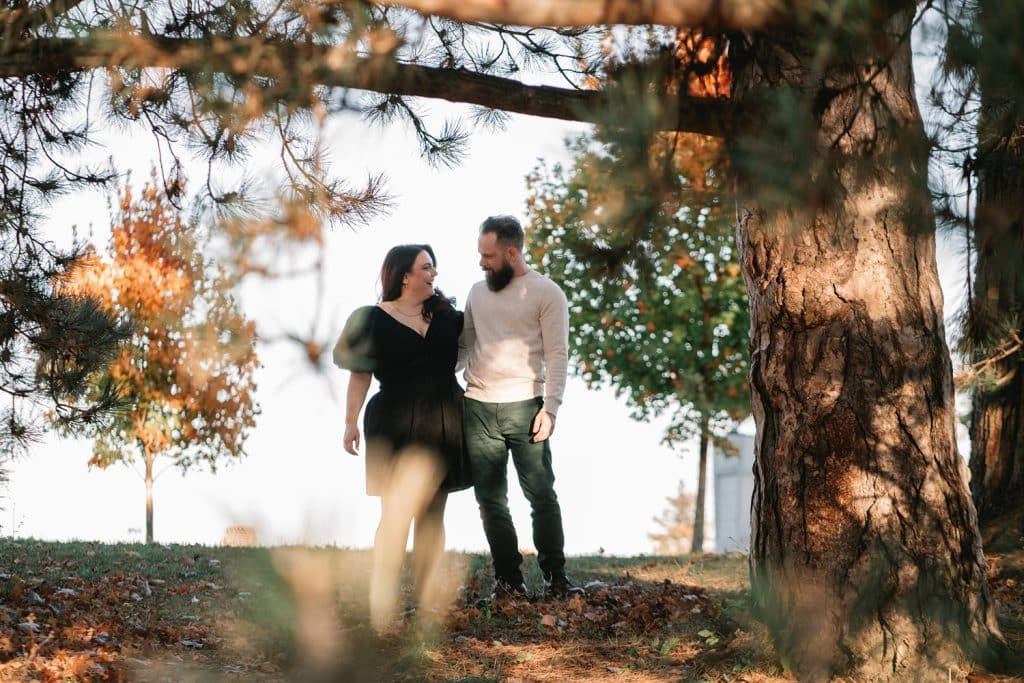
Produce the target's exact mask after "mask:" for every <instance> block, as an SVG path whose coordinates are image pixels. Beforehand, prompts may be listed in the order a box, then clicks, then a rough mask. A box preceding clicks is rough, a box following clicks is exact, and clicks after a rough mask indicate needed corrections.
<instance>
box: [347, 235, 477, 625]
mask: <svg viewBox="0 0 1024 683" xmlns="http://www.w3.org/2000/svg"><path fill="white" fill-rule="evenodd" d="M435 263H436V261H435V259H434V251H433V249H431V248H430V245H427V244H411V245H402V246H397V247H394V248H393V249H391V251H389V252H388V253H387V256H385V257H384V264H383V266H382V267H381V271H380V282H381V289H382V292H383V293H382V296H381V301H380V303H378V304H377V305H376V306H364V307H362V308H359V309H357V310H356V311H355V312H354V313H352V315H351V316H350V317H349V319H348V322H347V323H346V324H345V329H344V331H343V332H342V334H341V338H340V339H339V340H338V344H337V346H336V347H335V349H334V361H335V363H337V364H338V365H339V366H341V367H342V368H345V369H347V370H350V371H351V376H350V378H349V384H348V395H347V401H346V411H345V436H344V447H345V450H346V451H348V452H349V453H351V454H352V455H357V454H358V448H359V442H360V438H359V427H358V426H357V417H358V415H359V411H360V409H361V408H362V407H363V402H364V401H365V400H366V394H367V392H368V390H369V388H370V377H371V373H372V375H373V376H374V377H376V378H377V380H378V381H379V382H380V391H379V392H378V393H377V394H376V395H375V396H374V397H373V398H372V399H370V402H369V404H368V405H367V406H366V414H365V416H364V418H363V429H364V432H365V436H366V492H367V493H368V494H369V495H374V496H380V497H381V519H380V524H379V526H378V527H377V534H376V537H375V538H374V555H373V575H372V576H371V579H370V615H371V619H372V620H373V624H374V626H375V627H376V628H377V629H378V630H386V629H387V628H388V627H389V626H390V625H391V623H392V620H393V618H394V616H395V612H396V605H397V599H398V588H399V574H400V571H401V566H402V558H403V557H404V555H405V545H406V540H407V538H408V536H409V525H410V523H411V522H413V521H414V520H415V531H414V535H413V569H414V576H415V580H416V596H417V600H418V602H420V603H421V604H422V603H423V602H425V601H426V602H430V601H431V599H432V595H431V591H432V589H435V588H436V582H437V570H438V567H439V565H440V560H441V556H442V553H443V552H444V506H445V502H446V501H447V498H448V493H449V492H450V491H457V490H460V489H464V488H468V487H469V486H470V485H471V480H470V476H469V464H468V459H467V458H466V457H465V452H464V450H463V442H462V388H461V387H460V386H459V384H458V382H456V380H455V364H456V360H457V358H458V339H459V334H460V333H461V332H462V322H463V321H462V313H461V312H459V311H456V310H455V308H454V306H453V305H452V301H451V300H449V299H446V298H445V297H444V295H443V294H442V293H441V292H440V291H438V290H435V289H434V278H435V277H437V269H436V268H435Z"/></svg>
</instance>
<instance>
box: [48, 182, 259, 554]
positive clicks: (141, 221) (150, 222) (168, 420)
mask: <svg viewBox="0 0 1024 683" xmlns="http://www.w3.org/2000/svg"><path fill="white" fill-rule="evenodd" d="M231 284H232V281H231V279H230V278H229V277H228V276H227V274H226V273H225V271H224V270H222V269H220V268H217V267H215V266H214V265H213V264H212V263H211V262H210V261H209V260H208V259H207V258H205V257H204V255H203V250H202V244H201V243H200V235H199V230H198V227H197V226H196V225H194V224H191V223H188V222H186V221H184V220H183V219H182V217H181V215H180V212H179V211H178V210H177V208H176V207H175V206H174V205H173V204H172V203H171V201H170V200H169V199H168V198H167V196H166V195H165V194H164V193H163V192H161V191H160V190H158V189H157V187H156V184H155V182H150V183H149V184H147V185H146V186H145V187H144V188H143V190H142V193H141V196H140V197H138V198H135V197H134V196H133V194H132V191H131V189H130V188H126V189H125V192H124V196H123V198H122V201H121V205H120V212H119V214H118V216H117V217H116V219H115V221H114V225H113V229H112V232H111V238H110V242H109V244H108V248H107V251H106V254H104V255H103V256H101V255H99V254H97V253H96V251H95V249H93V250H92V254H91V255H90V256H89V258H88V259H86V263H85V264H84V265H83V266H82V267H81V268H79V269H77V270H76V271H75V272H74V274H73V275H72V277H71V279H70V281H69V283H68V287H69V288H70V289H72V290H76V291H77V292H78V293H82V294H87V295H89V296H91V297H93V298H95V299H96V300H97V301H99V302H101V305H102V306H103V307H105V308H106V309H107V310H108V311H110V312H111V313H114V314H115V315H117V316H120V317H123V318H125V319H127V320H129V321H130V322H131V323H132V324H133V326H134V333H133V335H132V338H131V340H130V342H129V343H127V344H125V345H124V348H123V350H122V352H121V353H120V355H118V356H117V358H116V359H115V360H114V362H113V363H111V365H110V366H109V368H108V369H107V370H106V371H104V372H103V373H100V374H98V375H97V376H95V377H94V380H93V381H94V383H95V386H96V387H101V386H103V385H104V383H107V382H111V381H112V382H113V383H114V384H115V385H116V386H117V387H118V393H119V395H120V397H121V399H122V400H123V402H124V405H125V409H124V410H122V411H120V412H118V413H117V414H116V415H115V416H114V420H113V425H112V426H111V427H110V428H109V429H104V430H102V431H101V430H97V431H95V432H94V433H92V434H91V436H92V437H93V438H94V439H95V447H94V451H93V455H92V458H91V459H90V461H89V464H90V465H95V466H97V467H103V468H106V467H109V466H110V465H113V464H116V463H129V464H130V463H134V462H135V461H136V460H139V461H141V462H142V465H143V468H144V471H143V474H142V478H143V479H144V481H145V484H146V542H147V543H152V542H153V482H154V480H155V478H156V476H157V475H156V474H155V466H156V464H157V461H158V460H163V461H166V462H167V463H168V466H176V467H178V468H179V469H180V470H181V471H182V473H183V474H184V473H185V472H187V471H188V470H189V469H191V468H193V467H209V468H210V469H211V470H215V469H216V466H217V464H218V462H219V461H221V460H222V459H226V458H238V457H241V456H243V455H244V454H245V453H244V450H243V446H244V443H245V439H246V437H247V436H248V434H249V431H250V430H251V428H252V427H253V425H254V420H255V416H256V415H257V413H258V412H259V409H258V407H257V405H256V404H255V403H254V401H253V394H254V392H255V390H256V383H255V380H254V377H253V375H254V373H255V370H256V368H257V365H258V361H257V357H256V351H255V341H256V331H255V324H254V323H253V322H252V321H249V320H247V319H246V318H245V316H243V315H242V313H241V311H240V310H239V308H238V305H237V303H236V302H235V300H234V298H233V297H232V296H231V293H230V289H231Z"/></svg>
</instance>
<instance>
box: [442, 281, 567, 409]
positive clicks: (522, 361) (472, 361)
mask: <svg viewBox="0 0 1024 683" xmlns="http://www.w3.org/2000/svg"><path fill="white" fill-rule="evenodd" d="M568 346H569V308H568V304H567V303H566V300H565V294H563V293H562V290H561V289H559V287H558V285H556V284H555V283H554V282H552V281H551V280H549V279H548V278H546V277H544V276H543V275H541V274H540V273H538V272H536V271H534V270H530V271H528V272H527V273H526V274H525V275H520V276H519V277H515V278H513V279H512V282H510V283H509V284H508V285H507V286H506V287H505V288H504V289H502V290H501V291H500V292H492V291H491V290H490V289H489V288H488V287H487V283H486V282H478V283H476V284H475V285H473V288H472V289H470V290H469V297H468V298H467V299H466V321H465V325H464V327H463V331H462V337H461V338H460V339H459V354H460V361H462V362H464V363H465V367H466V373H465V378H466V384H467V388H466V397H467V398H471V399H474V400H477V401H483V402H485V403H512V402H514V401H524V400H527V399H531V398H535V397H537V396H543V397H544V410H546V411H547V412H549V413H551V414H552V415H556V414H557V413H558V407H559V406H560V405H561V404H562V394H563V393H564V392H565V375H566V369H567V366H568V362H569V361H568V355H567V354H568Z"/></svg>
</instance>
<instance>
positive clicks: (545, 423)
mask: <svg viewBox="0 0 1024 683" xmlns="http://www.w3.org/2000/svg"><path fill="white" fill-rule="evenodd" d="M554 431H555V416H554V415H552V414H551V413H549V412H548V411H546V410H541V411H540V412H539V413H537V417H535V418H533V426H532V427H531V428H530V434H532V436H531V437H530V442H531V443H540V442H541V441H547V440H548V437H550V436H551V434H552V433H554Z"/></svg>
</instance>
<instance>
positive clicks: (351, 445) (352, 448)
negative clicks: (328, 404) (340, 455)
mask: <svg viewBox="0 0 1024 683" xmlns="http://www.w3.org/2000/svg"><path fill="white" fill-rule="evenodd" d="M342 443H343V444H344V446H345V450H346V451H348V452H349V453H351V454H352V455H359V427H357V426H355V425H345V437H344V439H342Z"/></svg>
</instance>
